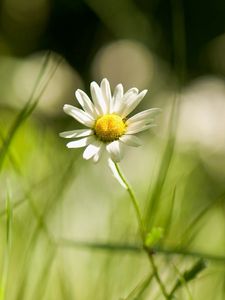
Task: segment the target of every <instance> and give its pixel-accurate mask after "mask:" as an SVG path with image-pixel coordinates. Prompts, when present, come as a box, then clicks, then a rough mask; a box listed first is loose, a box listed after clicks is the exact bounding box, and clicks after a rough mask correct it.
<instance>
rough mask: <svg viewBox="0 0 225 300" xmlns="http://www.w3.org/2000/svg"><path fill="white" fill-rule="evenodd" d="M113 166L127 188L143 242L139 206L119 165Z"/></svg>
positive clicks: (143, 234) (143, 229) (142, 224)
mask: <svg viewBox="0 0 225 300" xmlns="http://www.w3.org/2000/svg"><path fill="white" fill-rule="evenodd" d="M114 164H115V167H116V170H117V172H118V174H119V176H120V178H121V180H122V181H123V183H124V184H125V186H126V188H127V191H128V193H129V195H130V198H131V201H132V204H133V207H134V210H135V213H136V217H137V220H138V225H139V230H140V233H141V238H142V241H143V242H144V240H145V231H146V230H145V225H144V221H143V218H142V215H141V210H140V207H139V204H138V202H137V200H136V197H135V195H134V192H133V190H132V188H131V186H130V185H129V183H128V181H127V180H126V178H125V176H124V175H123V173H122V171H121V170H120V167H119V165H118V164H117V163H114Z"/></svg>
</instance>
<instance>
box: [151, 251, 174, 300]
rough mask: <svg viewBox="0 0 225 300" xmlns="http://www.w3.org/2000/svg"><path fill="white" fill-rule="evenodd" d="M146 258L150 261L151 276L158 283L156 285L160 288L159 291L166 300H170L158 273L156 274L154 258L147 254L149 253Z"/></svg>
mask: <svg viewBox="0 0 225 300" xmlns="http://www.w3.org/2000/svg"><path fill="white" fill-rule="evenodd" d="M148 258H149V261H150V263H151V266H152V269H153V274H154V276H155V279H156V280H157V282H158V285H159V287H160V289H161V291H162V293H163V296H164V297H165V299H167V300H169V299H171V298H170V296H169V294H168V293H167V291H166V288H165V286H164V284H163V282H162V280H161V278H160V276H159V272H158V269H157V266H156V264H155V261H154V257H153V255H152V254H151V253H149V251H148Z"/></svg>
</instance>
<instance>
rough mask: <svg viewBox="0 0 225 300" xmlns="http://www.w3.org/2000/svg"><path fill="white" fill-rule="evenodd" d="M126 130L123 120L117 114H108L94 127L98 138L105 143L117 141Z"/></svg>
mask: <svg viewBox="0 0 225 300" xmlns="http://www.w3.org/2000/svg"><path fill="white" fill-rule="evenodd" d="M125 130H126V124H125V122H124V121H123V119H122V118H121V117H120V116H118V115H116V114H107V115H104V116H102V117H100V118H99V119H98V120H97V121H96V123H95V126H94V131H95V134H96V135H97V137H98V138H99V139H100V140H102V141H104V142H112V141H114V140H117V139H118V138H119V137H120V136H121V135H123V134H124V132H125Z"/></svg>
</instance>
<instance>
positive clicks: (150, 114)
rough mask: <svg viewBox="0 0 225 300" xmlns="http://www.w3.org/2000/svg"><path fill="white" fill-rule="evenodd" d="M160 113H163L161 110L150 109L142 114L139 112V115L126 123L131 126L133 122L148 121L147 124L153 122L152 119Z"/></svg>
mask: <svg viewBox="0 0 225 300" xmlns="http://www.w3.org/2000/svg"><path fill="white" fill-rule="evenodd" d="M160 112H161V109H160V108H150V109H147V110H144V111H142V112H139V113H138V114H136V115H134V116H133V117H131V118H129V119H128V120H127V121H126V123H127V124H131V123H133V122H138V121H142V120H146V123H147V122H148V121H152V119H150V118H154V117H155V116H156V115H157V114H158V113H160Z"/></svg>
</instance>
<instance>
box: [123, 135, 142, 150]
mask: <svg viewBox="0 0 225 300" xmlns="http://www.w3.org/2000/svg"><path fill="white" fill-rule="evenodd" d="M120 141H121V142H123V143H124V144H126V145H128V146H132V147H139V146H141V145H142V141H141V140H140V139H139V138H137V137H136V136H134V135H127V134H125V135H123V136H121V137H120Z"/></svg>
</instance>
